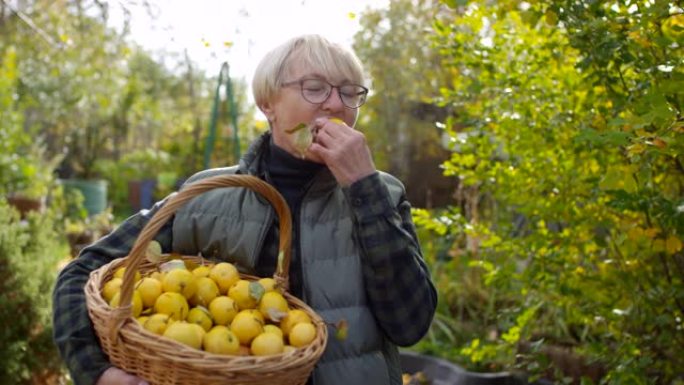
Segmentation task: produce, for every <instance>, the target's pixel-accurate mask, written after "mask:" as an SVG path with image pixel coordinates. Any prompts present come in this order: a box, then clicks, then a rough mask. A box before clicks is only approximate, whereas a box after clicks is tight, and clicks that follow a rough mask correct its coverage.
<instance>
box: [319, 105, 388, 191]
mask: <svg viewBox="0 0 684 385" xmlns="http://www.w3.org/2000/svg"><path fill="white" fill-rule="evenodd" d="M314 124H315V127H314V128H315V130H314V131H315V138H314V143H313V144H312V145H311V146H310V147H309V151H310V152H312V153H314V154H316V155H318V156H319V157H320V158H321V159H323V161H324V162H325V164H326V166H328V168H329V169H330V171H331V172H332V174H333V175H334V176H335V179H337V182H338V183H339V184H340V185H342V186H349V185H351V184H352V183H354V182H356V181H357V180H359V179H361V178H364V177H366V176H368V175H371V174H373V173H374V172H375V164H374V163H373V158H372V157H371V153H370V149H369V148H368V144H367V143H366V137H365V135H363V133H361V132H360V131H357V130H355V129H353V128H351V127H349V126H347V125H346V124H344V123H341V122H340V121H339V120H337V119H326V118H320V119H317V120H316V121H315V123H314Z"/></svg>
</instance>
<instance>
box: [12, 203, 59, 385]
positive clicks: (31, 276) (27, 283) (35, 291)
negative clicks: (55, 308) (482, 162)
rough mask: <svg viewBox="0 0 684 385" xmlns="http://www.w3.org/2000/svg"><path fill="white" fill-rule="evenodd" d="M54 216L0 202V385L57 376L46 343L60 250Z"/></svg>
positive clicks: (52, 351)
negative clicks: (23, 212) (23, 217)
mask: <svg viewBox="0 0 684 385" xmlns="http://www.w3.org/2000/svg"><path fill="white" fill-rule="evenodd" d="M53 218H54V215H53V214H52V213H51V212H50V211H49V210H48V211H47V212H46V213H45V214H42V215H38V214H36V213H30V214H29V215H28V217H27V219H26V220H19V215H18V213H17V212H16V211H15V210H14V209H13V208H11V207H10V206H9V205H8V203H7V202H6V200H5V199H0V293H2V296H0V309H1V310H0V325H3V327H2V328H0V341H2V343H0V362H2V365H1V366H0V383H2V384H28V383H31V382H33V383H36V382H38V383H45V379H46V378H47V377H49V376H50V375H56V374H58V373H60V371H61V361H60V360H59V355H58V353H57V349H56V347H55V346H54V344H53V342H52V323H51V318H50V311H51V309H52V306H51V293H52V287H53V284H54V282H55V278H56V276H57V268H58V267H57V266H58V263H59V261H60V259H61V258H63V257H64V256H66V255H68V251H67V249H66V245H65V244H64V243H63V242H62V241H60V239H59V233H58V232H57V231H56V230H55V223H54V219H53Z"/></svg>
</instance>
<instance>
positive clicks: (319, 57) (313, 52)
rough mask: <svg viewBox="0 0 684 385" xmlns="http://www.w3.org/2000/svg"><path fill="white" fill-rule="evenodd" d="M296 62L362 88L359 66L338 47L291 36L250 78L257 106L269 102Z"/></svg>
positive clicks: (315, 37)
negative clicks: (346, 80)
mask: <svg viewBox="0 0 684 385" xmlns="http://www.w3.org/2000/svg"><path fill="white" fill-rule="evenodd" d="M294 59H296V60H297V63H298V64H303V65H307V66H310V67H311V68H313V69H315V70H317V71H320V72H321V74H322V75H325V76H328V77H330V78H344V79H348V80H349V81H350V82H352V83H356V84H361V85H364V84H365V83H366V82H365V77H364V72H363V66H362V65H361V61H360V60H359V58H358V57H357V56H356V55H355V54H354V53H353V52H352V51H350V50H348V49H346V48H344V47H343V46H341V45H340V44H337V43H333V42H330V41H329V40H327V39H326V38H324V37H322V36H320V35H302V36H298V37H294V38H292V39H290V40H288V41H286V42H285V43H283V44H281V45H279V46H277V47H276V48H274V49H273V50H271V51H270V52H269V53H267V54H266V55H265V56H264V57H263V58H262V59H261V61H260V62H259V65H258V66H257V68H256V70H255V72H254V78H253V79H252V93H253V94H254V101H255V102H256V104H257V106H262V105H263V104H264V103H267V102H270V101H271V100H273V97H274V96H275V95H276V93H277V92H278V90H279V89H280V87H281V85H282V84H283V82H284V81H286V80H291V79H283V76H287V75H288V74H289V72H290V66H291V65H292V64H293V60H294Z"/></svg>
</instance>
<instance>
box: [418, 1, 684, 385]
mask: <svg viewBox="0 0 684 385" xmlns="http://www.w3.org/2000/svg"><path fill="white" fill-rule="evenodd" d="M448 3H450V4H451V5H452V6H454V18H453V20H452V21H450V22H448V23H439V22H436V23H435V40H434V42H435V44H436V47H437V49H438V50H439V52H440V53H441V54H442V56H443V60H444V63H445V67H447V68H449V69H450V70H451V71H453V73H455V74H458V76H457V78H456V79H455V80H454V81H453V83H452V84H449V85H445V86H444V87H443V88H442V89H441V100H440V102H441V103H443V104H444V105H445V106H451V107H453V108H454V110H455V111H456V114H455V115H454V116H452V117H449V118H447V121H446V122H445V124H444V126H445V127H446V135H447V136H448V139H449V140H448V142H449V145H450V150H451V151H452V154H451V157H450V158H449V159H448V160H446V161H445V162H444V164H443V168H444V171H445V173H446V174H447V175H451V176H454V177H457V178H458V179H459V194H458V195H459V197H460V199H459V201H458V202H457V204H455V205H454V209H453V211H451V212H447V213H444V215H442V214H436V215H434V216H433V217H432V218H428V217H429V216H427V215H424V213H421V212H418V213H417V214H419V215H418V216H417V219H416V223H417V224H418V225H422V226H427V227H429V228H430V229H432V230H433V231H436V232H437V234H439V235H440V237H442V238H444V237H445V235H450V236H451V237H452V241H453V244H452V245H451V246H450V248H449V252H450V254H449V256H450V258H449V259H448V260H447V261H435V264H433V269H434V270H433V271H434V272H435V276H436V279H435V280H436V281H437V284H438V286H439V290H440V300H441V301H442V302H443V305H442V306H441V307H440V308H439V312H440V315H438V317H437V320H438V322H436V323H435V329H434V330H433V333H435V334H436V335H437V336H438V337H437V338H434V339H433V340H434V341H436V343H433V344H430V345H429V346H424V348H425V349H428V348H429V349H433V350H434V351H436V352H438V353H439V354H440V355H445V356H448V357H449V358H451V359H453V360H455V361H458V362H460V363H464V364H466V365H467V366H469V367H470V368H474V369H479V370H485V369H486V370H489V369H492V368H493V369H507V370H510V369H515V368H519V369H522V370H525V371H528V372H535V373H537V374H544V375H547V376H554V377H555V378H557V379H559V380H562V381H567V382H571V381H575V383H580V381H581V382H582V383H583V384H586V383H600V384H606V385H608V384H610V385H613V384H615V385H617V384H668V385H669V384H679V383H681V380H682V367H684V355H682V346H684V333H683V332H682V331H683V330H684V324H683V319H684V279H683V277H684V274H683V273H684V245H683V239H684V236H683V234H684V215H683V214H684V200H682V197H683V196H684V194H683V192H684V167H682V164H683V162H682V156H681V154H682V153H684V152H683V149H684V136H683V135H682V133H683V132H684V129H683V128H682V127H684V123H683V121H682V111H683V108H684V93H683V92H682V90H684V72H682V67H681V66H679V65H677V64H675V63H681V62H682V55H683V52H684V51H683V50H682V49H681V41H677V40H673V38H672V36H673V35H672V33H673V32H674V31H669V30H668V31H669V32H668V33H669V35H664V32H663V28H662V27H664V26H668V25H672V24H673V23H675V21H676V22H677V23H679V22H680V21H681V20H682V14H683V11H682V9H681V7H677V6H675V5H674V3H672V2H655V3H653V4H651V5H650V6H649V5H645V4H642V5H637V4H640V3H638V2H637V3H632V5H630V2H576V1H570V0H568V1H535V2H524V3H520V2H516V1H499V2H489V1H485V0H480V1H470V2H468V4H467V5H466V6H462V7H461V6H458V4H460V3H462V2H448ZM457 3H458V4H457ZM668 3H669V4H668ZM441 319H452V320H454V322H455V323H454V324H450V323H448V322H439V321H440V320H441ZM441 336H446V338H444V339H442V340H447V338H450V339H451V340H452V341H454V343H453V344H452V345H451V346H452V347H449V346H448V345H447V346H445V344H443V343H441V341H440V338H441ZM429 341H430V340H429V339H428V340H427V341H426V344H427V342H429ZM453 346H456V347H457V348H456V349H454V348H453ZM568 357H571V358H573V359H577V365H576V366H582V367H583V368H586V369H587V370H586V371H584V370H582V371H575V372H569V371H567V370H565V368H564V366H563V361H564V360H565V359H566V358H568ZM559 358H561V359H559Z"/></svg>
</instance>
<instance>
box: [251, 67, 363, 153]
mask: <svg viewBox="0 0 684 385" xmlns="http://www.w3.org/2000/svg"><path fill="white" fill-rule="evenodd" d="M290 63H291V64H290V65H289V66H288V67H289V71H288V70H286V71H284V75H283V79H282V80H283V81H282V83H283V84H288V83H291V82H295V83H293V84H290V85H288V86H284V87H281V88H280V90H279V91H278V92H277V93H276V96H275V98H274V99H273V100H272V101H270V102H269V103H267V105H264V106H262V111H263V112H264V114H265V115H266V117H267V118H268V120H269V122H270V124H271V132H272V134H273V141H274V143H275V144H276V145H277V146H278V147H280V148H282V149H284V150H285V151H287V152H289V153H290V154H292V155H294V156H296V157H301V154H300V153H299V151H298V150H297V149H296V147H295V145H294V135H292V134H290V133H287V132H286V130H290V129H292V128H294V127H296V126H297V125H299V124H300V123H304V124H306V125H309V124H312V123H313V121H314V120H315V119H317V118H321V117H324V118H337V119H341V120H342V121H344V122H345V123H346V124H347V125H348V126H350V127H353V126H354V123H355V122H356V117H357V116H358V109H352V108H348V107H346V106H345V105H344V104H343V103H342V100H341V99H340V94H339V89H338V88H333V89H332V90H331V92H330V96H329V97H328V99H327V100H325V101H324V102H323V103H320V104H313V103H310V102H308V101H306V100H305V99H304V97H303V96H302V91H301V87H300V85H299V83H296V82H297V81H298V80H301V79H321V80H325V81H327V82H328V83H330V84H332V85H335V86H338V85H341V84H346V83H351V80H350V79H344V78H341V79H340V78H329V77H327V76H326V75H325V74H323V73H321V72H320V71H316V70H315V69H312V68H311V67H310V66H308V65H297V58H296V57H292V58H291V59H290ZM305 159H307V160H310V161H313V162H318V163H323V160H322V159H319V158H318V157H317V156H316V155H314V154H311V153H309V152H308V151H307V152H306V154H305Z"/></svg>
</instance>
